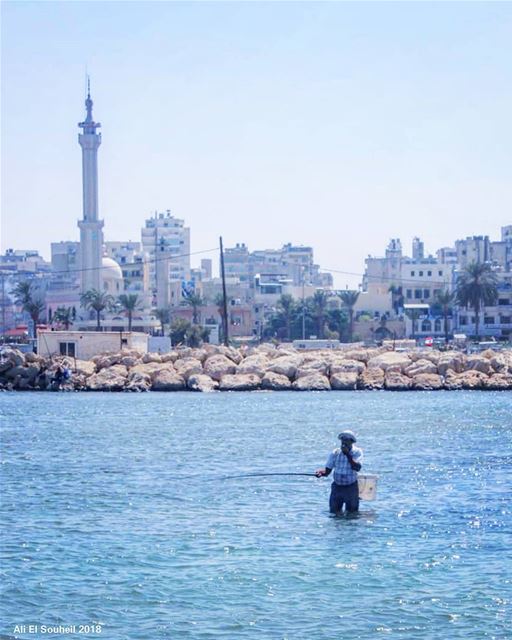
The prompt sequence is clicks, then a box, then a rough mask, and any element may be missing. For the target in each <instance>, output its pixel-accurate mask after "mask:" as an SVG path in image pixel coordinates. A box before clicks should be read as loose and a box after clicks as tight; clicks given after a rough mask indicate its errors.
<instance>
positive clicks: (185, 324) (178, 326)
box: [171, 318, 192, 347]
mask: <svg viewBox="0 0 512 640" xmlns="http://www.w3.org/2000/svg"><path fill="white" fill-rule="evenodd" d="M191 326H192V325H191V324H190V322H189V321H188V320H185V318H174V320H173V321H172V322H171V342H172V346H173V347H174V346H176V345H178V344H183V343H184V342H185V336H186V333H187V331H188V330H189V329H190V327H191Z"/></svg>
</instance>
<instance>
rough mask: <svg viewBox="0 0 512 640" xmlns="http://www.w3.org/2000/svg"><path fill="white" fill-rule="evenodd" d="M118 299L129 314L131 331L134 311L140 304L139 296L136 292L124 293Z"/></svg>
mask: <svg viewBox="0 0 512 640" xmlns="http://www.w3.org/2000/svg"><path fill="white" fill-rule="evenodd" d="M117 300H118V302H119V304H120V305H121V307H122V308H123V311H125V312H126V315H127V316H128V331H131V330H132V318H133V312H134V311H135V310H136V309H137V308H138V306H139V304H140V300H139V296H138V295H137V294H136V293H122V294H121V295H120V296H119V297H118V298H117Z"/></svg>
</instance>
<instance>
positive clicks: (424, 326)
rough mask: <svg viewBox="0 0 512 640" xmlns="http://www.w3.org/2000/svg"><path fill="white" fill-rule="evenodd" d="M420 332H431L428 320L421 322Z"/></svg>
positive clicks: (430, 324)
mask: <svg viewBox="0 0 512 640" xmlns="http://www.w3.org/2000/svg"><path fill="white" fill-rule="evenodd" d="M421 330H422V331H431V330H432V323H431V322H430V320H423V322H422V323H421Z"/></svg>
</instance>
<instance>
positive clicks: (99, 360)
mask: <svg viewBox="0 0 512 640" xmlns="http://www.w3.org/2000/svg"><path fill="white" fill-rule="evenodd" d="M124 356H125V354H123V353H102V354H99V355H97V356H93V357H92V358H91V361H92V362H94V364H95V365H96V371H101V370H102V369H107V368H108V367H111V366H113V365H114V364H119V363H120V362H121V360H122V359H123V358H124Z"/></svg>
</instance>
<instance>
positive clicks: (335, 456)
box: [315, 430, 363, 515]
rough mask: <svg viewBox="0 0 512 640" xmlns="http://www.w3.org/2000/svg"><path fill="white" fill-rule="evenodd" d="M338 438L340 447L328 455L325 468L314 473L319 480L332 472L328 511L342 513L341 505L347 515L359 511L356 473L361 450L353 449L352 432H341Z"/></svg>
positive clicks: (361, 457)
mask: <svg viewBox="0 0 512 640" xmlns="http://www.w3.org/2000/svg"><path fill="white" fill-rule="evenodd" d="M338 438H339V439H340V440H341V447H339V448H338V449H334V451H333V452H332V453H331V454H330V455H329V458H328V459H327V463H326V465H325V468H323V469H317V470H316V472H315V475H316V477H317V478H321V477H323V476H328V475H329V474H330V473H331V471H333V470H334V473H333V478H334V482H333V483H332V485H331V497H330V498H329V510H330V512H331V513H334V514H336V515H339V514H340V513H341V512H342V510H343V504H345V510H346V512H347V513H355V512H357V511H359V487H358V485H357V472H358V471H360V470H361V463H362V461H363V451H362V449H360V448H359V447H354V442H356V436H355V435H354V432H353V431H349V430H347V431H342V432H341V433H340V434H339V435H338Z"/></svg>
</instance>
